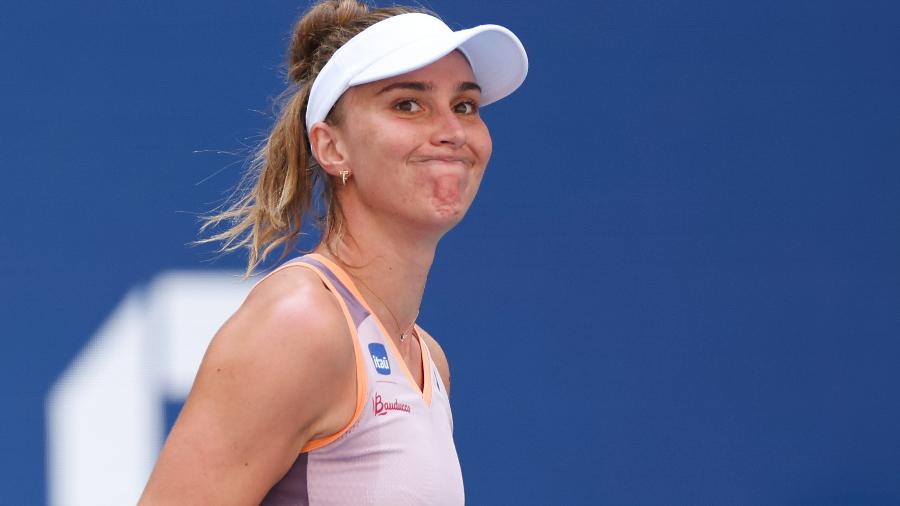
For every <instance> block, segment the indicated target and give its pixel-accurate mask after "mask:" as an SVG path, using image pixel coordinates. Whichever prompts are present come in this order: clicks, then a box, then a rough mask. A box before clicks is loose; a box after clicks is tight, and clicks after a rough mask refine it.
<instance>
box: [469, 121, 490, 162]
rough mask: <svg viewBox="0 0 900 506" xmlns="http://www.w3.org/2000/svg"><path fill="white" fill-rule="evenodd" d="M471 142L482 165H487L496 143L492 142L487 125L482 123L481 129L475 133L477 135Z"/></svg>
mask: <svg viewBox="0 0 900 506" xmlns="http://www.w3.org/2000/svg"><path fill="white" fill-rule="evenodd" d="M469 142H470V145H471V146H472V151H473V152H475V154H476V155H477V156H478V158H479V160H481V163H482V164H484V165H487V163H488V160H490V159H491V153H492V152H493V149H494V143H493V141H492V140H491V133H490V131H488V127H487V125H485V124H484V123H481V128H479V129H478V131H477V132H475V135H473V136H472V137H471V140H470V141H469Z"/></svg>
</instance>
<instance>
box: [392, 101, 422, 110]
mask: <svg viewBox="0 0 900 506" xmlns="http://www.w3.org/2000/svg"><path fill="white" fill-rule="evenodd" d="M394 109H397V110H398V111H403V112H419V111H421V110H422V107H421V106H420V105H419V104H418V103H417V102H416V101H415V100H403V101H401V102H397V104H396V105H395V106H394Z"/></svg>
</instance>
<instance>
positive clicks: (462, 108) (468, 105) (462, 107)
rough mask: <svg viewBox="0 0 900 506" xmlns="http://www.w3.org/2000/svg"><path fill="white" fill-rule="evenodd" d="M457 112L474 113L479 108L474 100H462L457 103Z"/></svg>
mask: <svg viewBox="0 0 900 506" xmlns="http://www.w3.org/2000/svg"><path fill="white" fill-rule="evenodd" d="M455 109H456V112H458V113H460V114H473V113H474V112H475V111H476V110H477V108H476V107H475V104H474V103H472V102H460V103H458V104H456V108H455Z"/></svg>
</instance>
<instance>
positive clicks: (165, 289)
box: [45, 271, 252, 506]
mask: <svg viewBox="0 0 900 506" xmlns="http://www.w3.org/2000/svg"><path fill="white" fill-rule="evenodd" d="M251 284H252V282H244V281H242V280H241V279H240V276H239V275H238V273H233V272H209V271H207V272H203V271H199V272H168V273H163V274H160V275H158V276H157V277H156V278H155V279H153V281H151V282H150V283H148V284H146V285H142V286H138V287H134V288H132V289H131V290H129V291H128V293H127V294H126V295H125V297H123V298H122V300H121V301H120V302H119V304H118V306H116V308H115V309H113V311H112V312H111V313H110V314H109V316H108V317H107V318H106V321H104V322H103V323H102V324H101V325H100V327H99V329H98V330H97V331H96V332H95V333H94V335H93V336H91V338H90V340H88V342H87V343H86V344H85V346H84V348H83V349H82V350H81V352H80V353H79V355H78V356H77V357H75V359H74V360H72V362H71V363H70V364H69V366H68V367H67V368H66V370H65V371H63V372H62V374H60V376H59V377H58V378H57V380H56V382H55V383H54V384H53V386H52V387H51V388H50V391H49V392H48V393H47V397H46V399H45V417H46V427H47V436H46V437H47V454H46V458H47V499H48V503H49V504H50V505H51V506H97V505H102V504H135V503H137V500H138V498H139V497H140V495H141V491H142V490H143V489H144V485H145V484H146V482H147V478H148V477H149V476H150V471H151V470H152V468H153V464H154V462H155V461H156V457H157V454H158V453H159V449H160V447H161V446H162V442H163V438H164V437H165V431H166V426H167V418H168V421H171V418H173V416H170V417H167V411H170V413H169V414H170V415H174V414H175V413H177V411H178V410H179V409H180V406H181V403H183V402H184V399H185V397H187V394H188V391H189V390H190V388H191V384H192V383H193V381H194V376H195V375H196V374H197V368H198V367H199V365H200V360H201V359H202V358H203V353H204V352H205V351H206V347H207V345H208V344H209V340H210V339H211V338H212V336H213V335H214V334H215V332H216V330H218V328H219V327H220V326H221V325H222V323H224V321H225V320H226V319H227V318H228V316H229V315H230V314H232V313H233V312H234V311H235V310H237V308H238V306H240V304H241V301H243V299H244V297H246V295H247V292H248V290H249V288H250V285H251Z"/></svg>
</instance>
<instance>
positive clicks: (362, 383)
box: [257, 262, 369, 453]
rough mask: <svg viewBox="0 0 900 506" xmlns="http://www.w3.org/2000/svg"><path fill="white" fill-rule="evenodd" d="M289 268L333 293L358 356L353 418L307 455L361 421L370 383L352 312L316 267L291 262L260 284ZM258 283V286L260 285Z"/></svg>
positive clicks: (312, 444) (315, 443)
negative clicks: (308, 273) (309, 275)
mask: <svg viewBox="0 0 900 506" xmlns="http://www.w3.org/2000/svg"><path fill="white" fill-rule="evenodd" d="M288 267H304V268H306V269H309V270H311V271H313V272H314V273H316V275H317V276H318V277H319V278H320V279H321V280H322V282H323V283H325V286H327V287H328V289H329V290H330V291H331V293H332V294H333V295H334V297H335V298H336V299H337V301H338V304H340V306H341V312H343V313H344V318H345V319H346V320H347V325H348V326H349V327H350V333H351V335H352V336H353V354H354V355H355V356H356V408H355V409H354V410H353V416H352V417H350V421H349V422H347V425H345V426H344V427H343V428H341V430H339V431H337V432H335V433H334V434H332V435H330V436H325V437H322V438H318V439H311V440H309V441H307V442H306V444H305V445H303V448H301V449H300V453H306V452H309V451H312V450H316V449H319V448H322V447H324V446H326V445H328V444H330V443H332V442H334V440H336V439H337V438H339V437H341V436H342V435H343V434H344V433H345V432H347V431H348V430H350V427H352V426H353V424H355V423H356V421H357V420H359V416H360V415H361V414H362V410H363V407H364V406H365V404H366V396H367V394H368V388H369V387H368V381H367V380H366V363H365V361H364V359H363V354H362V350H361V349H360V344H359V336H358V335H357V334H356V324H355V323H353V317H352V316H350V310H348V309H347V304H346V303H345V302H344V298H343V297H341V295H340V294H339V293H338V291H337V289H336V288H335V287H334V284H332V283H331V281H330V280H329V279H328V277H327V276H325V274H324V273H323V272H322V271H321V270H319V269H318V268H317V267H315V266H314V265H309V264H307V263H304V262H289V263H285V264H282V265H281V266H279V267H278V268H276V269H275V270H273V271H272V272H270V273H269V274H267V275H266V276H264V277H263V278H262V279H260V280H259V282H262V280H263V279H266V278H267V277H269V276H271V275H272V274H275V273H276V272H278V271H280V270H282V269H285V268H288ZM259 282H257V284H258V283H259Z"/></svg>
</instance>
